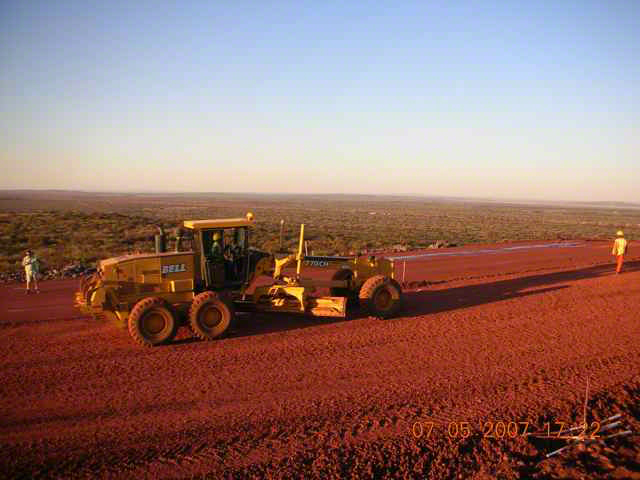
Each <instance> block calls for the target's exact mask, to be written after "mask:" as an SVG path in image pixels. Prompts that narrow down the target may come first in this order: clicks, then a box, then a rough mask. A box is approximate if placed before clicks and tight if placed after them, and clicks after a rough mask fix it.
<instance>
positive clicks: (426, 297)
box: [172, 261, 640, 345]
mask: <svg viewBox="0 0 640 480" xmlns="http://www.w3.org/2000/svg"><path fill="white" fill-rule="evenodd" d="M614 268H615V266H613V265H611V264H605V265H595V266H592V267H587V268H582V269H579V270H571V271H563V272H554V273H548V274H541V275H532V276H528V277H519V278H514V279H510V280H500V281H497V282H491V283H481V284H476V285H468V286H464V287H454V288H443V289H438V290H422V291H407V292H405V294H404V295H405V307H404V310H403V312H402V313H401V314H400V316H399V317H398V318H397V321H402V318H412V317H419V316H422V315H427V314H430V313H442V312H447V311H452V310H457V309H460V308H467V307H473V306H477V305H484V304H487V303H493V302H498V301H501V300H508V299H513V298H520V297H526V296H530V295H538V294H543V293H547V292H553V291H557V290H563V289H566V288H569V285H556V284H562V282H571V281H575V280H583V279H588V278H595V277H599V276H604V275H615V273H614ZM637 270H640V261H634V262H628V263H626V264H625V266H624V270H623V272H622V274H621V276H624V274H625V272H632V271H637ZM536 287H541V288H536ZM532 288H534V289H535V290H530V289H532ZM363 318H367V315H366V313H364V312H363V311H362V310H361V309H360V308H358V307H355V308H353V309H352V310H351V311H350V313H349V314H348V316H347V317H346V318H322V317H309V316H306V315H297V314H266V313H247V314H241V315H239V316H238V319H237V320H238V321H237V323H236V326H235V328H234V329H233V331H232V332H231V333H230V334H229V335H227V338H240V337H248V336H254V335H263V334H269V333H278V332H286V331H289V330H297V329H300V328H311V327H317V326H320V325H328V324H334V323H340V322H348V321H350V320H357V319H363ZM381 321H396V320H393V319H391V320H381ZM196 341H199V340H197V339H195V338H184V339H181V340H177V341H175V342H173V343H172V345H176V344H181V343H192V342H196Z"/></svg>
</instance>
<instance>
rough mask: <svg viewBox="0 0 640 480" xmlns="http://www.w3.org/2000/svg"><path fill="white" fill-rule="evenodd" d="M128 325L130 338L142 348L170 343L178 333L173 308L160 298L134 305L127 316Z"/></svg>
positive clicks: (149, 299)
mask: <svg viewBox="0 0 640 480" xmlns="http://www.w3.org/2000/svg"><path fill="white" fill-rule="evenodd" d="M128 325H129V334H130V335H131V337H132V338H133V339H134V340H135V341H136V342H137V343H138V344H140V345H142V346H144V347H153V346H156V345H160V344H162V343H166V342H170V341H171V340H173V338H174V337H175V336H176V333H177V331H178V322H176V317H175V314H174V312H173V308H172V307H171V305H169V304H168V303H167V302H166V301H165V300H164V299H162V298H160V297H149V298H145V299H143V300H140V301H139V302H138V303H136V305H135V306H134V307H133V310H131V313H130V314H129V319H128Z"/></svg>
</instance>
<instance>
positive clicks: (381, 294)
mask: <svg viewBox="0 0 640 480" xmlns="http://www.w3.org/2000/svg"><path fill="white" fill-rule="evenodd" d="M359 298H360V305H362V306H363V307H364V308H365V311H366V312H367V313H368V314H369V315H371V316H373V317H378V318H391V317H393V316H395V315H396V314H397V313H398V312H399V311H400V309H401V308H402V288H401V287H400V285H399V284H398V282H396V281H395V280H394V279H392V278H389V277H385V276H384V275H374V276H373V277H371V278H369V279H367V281H366V282H364V284H363V285H362V288H361V289H360V294H359Z"/></svg>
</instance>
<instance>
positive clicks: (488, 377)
mask: <svg viewBox="0 0 640 480" xmlns="http://www.w3.org/2000/svg"><path fill="white" fill-rule="evenodd" d="M632 247H633V245H632ZM474 248H476V249H480V248H482V247H474ZM609 248H610V246H609V244H604V243H580V245H579V246H577V247H561V248H544V249H530V250H526V249H523V250H515V251H501V252H497V253H485V254H478V255H473V256H471V255H460V256H441V257H431V258H420V259H415V260H412V261H408V262H407V266H406V269H407V270H406V277H407V278H406V280H407V283H411V282H413V285H417V284H418V281H420V280H426V281H427V284H426V286H423V287H421V288H416V289H413V290H409V291H408V292H407V293H406V308H405V311H404V312H403V314H402V317H401V318H396V319H393V320H388V321H381V320H377V319H372V318H366V317H362V316H359V315H358V314H357V313H356V314H354V315H353V318H350V319H348V320H342V321H334V320H323V319H317V318H316V319H313V318H304V317H296V316H277V315H276V316H268V315H258V316H244V317H242V318H241V319H240V321H239V323H238V325H237V327H236V329H235V330H234V331H233V332H232V334H231V336H230V337H229V338H226V339H223V340H219V341H214V342H201V341H195V340H193V339H192V338H191V336H190V335H189V333H188V332H187V331H186V329H185V331H184V332H181V335H180V336H179V339H178V340H177V341H176V342H174V343H173V344H171V345H168V346H164V347H158V348H153V349H144V348H141V347H138V346H136V345H134V343H133V342H132V341H131V339H130V338H129V337H128V334H127V332H126V331H125V330H121V329H119V328H116V327H115V326H114V325H112V324H109V323H100V322H96V321H93V320H91V319H89V318H86V317H82V316H81V315H80V314H79V313H77V312H75V311H74V310H73V309H72V307H71V302H72V294H73V290H74V288H75V285H76V281H52V282H44V283H43V284H42V285H41V288H42V293H41V294H40V295H29V296H26V295H24V294H23V292H22V291H21V289H20V288H19V287H20V286H18V285H5V286H2V287H0V339H1V340H0V341H1V348H0V379H1V380H2V382H1V383H0V393H1V403H0V408H1V412H2V415H1V417H0V447H1V449H0V476H4V477H7V478H15V477H23V478H33V477H36V478H37V477H47V478H48V477H59V478H73V477H109V478H144V477H147V478H185V477H186V478H191V477H194V476H195V477H198V476H202V477H207V478H227V477H233V478H237V477H241V478H246V477H251V478H264V477H267V478H291V477H305V478H310V477H318V478H332V477H333V478H340V477H361V478H363V477H364V478H366V477H370V476H372V475H376V476H379V477H389V478H396V477H398V478H434V479H435V478H468V477H474V478H495V477H496V476H498V477H502V478H531V477H534V478H563V476H564V477H565V478H566V477H567V476H568V477H573V478H580V477H583V478H593V477H597V476H601V477H602V478H632V477H633V476H635V478H640V473H639V472H640V449H639V448H638V443H639V442H638V435H637V434H636V435H633V436H627V437H624V438H620V439H616V440H611V441H609V442H607V445H608V446H607V447H606V448H605V447H602V446H598V445H596V446H594V447H591V448H588V449H587V450H586V451H572V452H569V453H568V454H566V455H559V456H557V457H553V458H552V459H549V460H545V459H544V454H545V453H548V452H550V451H552V450H554V449H555V448H557V447H559V446H562V445H563V444H564V443H563V441H561V440H553V441H548V440H538V441H534V440H531V439H530V438H529V437H524V436H522V435H521V433H522V432H523V429H524V424H521V426H522V430H518V432H517V435H516V436H515V438H512V439H509V438H485V435H484V434H483V433H486V431H487V430H489V433H491V432H492V430H491V428H492V426H495V425H496V423H497V422H498V421H503V422H505V423H508V422H529V423H530V426H528V427H527V428H528V429H529V431H532V430H534V429H541V428H543V424H544V422H556V421H558V422H560V421H563V422H566V423H569V424H577V423H578V422H579V420H580V419H581V418H582V404H583V401H584V395H585V385H586V382H587V378H589V379H590V402H589V409H588V410H589V420H590V421H592V420H601V419H603V418H606V417H608V416H611V415H613V414H615V413H619V412H621V413H623V414H624V417H623V419H624V423H625V425H626V427H628V428H631V429H632V430H633V431H634V432H640V400H639V397H640V350H639V349H638V345H640V319H639V314H638V312H640V261H639V260H640V255H635V256H633V255H632V256H630V257H629V259H628V261H627V264H626V271H625V272H624V273H623V274H622V275H614V274H613V269H614V267H613V263H612V259H611V257H610V256H609V255H608V254H609ZM469 250H470V249H451V250H447V252H449V251H451V252H455V251H458V252H465V251H469ZM471 250H473V249H471ZM399 268H401V267H399ZM398 274H399V275H401V273H398ZM416 422H422V423H420V425H418V426H423V427H430V425H431V424H432V423H433V424H434V428H433V430H432V431H431V433H430V434H429V435H427V432H426V431H425V432H423V435H422V437H421V438H419V439H416V438H415V437H414V435H413V434H412V428H413V429H414V430H415V427H416ZM462 422H467V423H465V424H463V423H462ZM467 428H468V433H469V435H468V436H467V435H466V434H465V437H466V438H461V434H460V433H459V434H458V435H454V433H456V431H459V432H462V431H463V430H464V431H467V430H466V429H467ZM519 428H520V427H519ZM418 433H420V432H418ZM459 475H461V477H459Z"/></svg>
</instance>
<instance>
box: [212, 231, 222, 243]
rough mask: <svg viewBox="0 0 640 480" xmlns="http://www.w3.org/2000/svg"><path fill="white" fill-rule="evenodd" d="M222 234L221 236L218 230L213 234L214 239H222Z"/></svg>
mask: <svg viewBox="0 0 640 480" xmlns="http://www.w3.org/2000/svg"><path fill="white" fill-rule="evenodd" d="M220 238H221V236H220V232H216V233H214V234H213V240H214V241H215V240H220Z"/></svg>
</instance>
